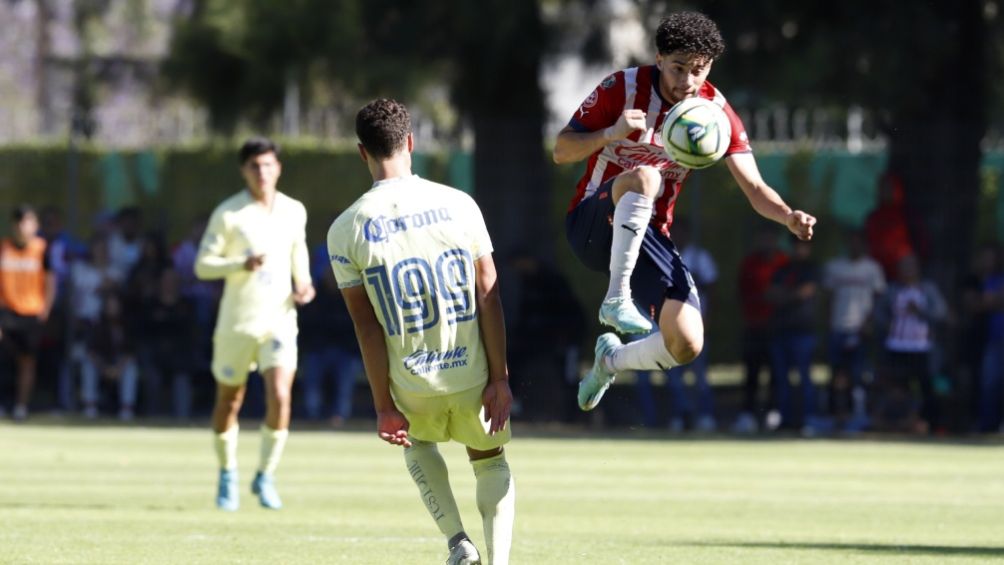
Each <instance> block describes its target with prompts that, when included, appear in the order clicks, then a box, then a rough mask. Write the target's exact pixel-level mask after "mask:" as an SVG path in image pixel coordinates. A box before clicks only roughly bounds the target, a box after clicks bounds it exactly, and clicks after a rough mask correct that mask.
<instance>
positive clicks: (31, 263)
mask: <svg viewBox="0 0 1004 565" xmlns="http://www.w3.org/2000/svg"><path fill="white" fill-rule="evenodd" d="M11 219H12V220H13V226H12V231H11V237H9V238H4V239H3V240H2V241H0V345H2V346H3V349H4V350H5V351H6V352H8V353H10V354H11V356H12V357H13V358H14V364H15V367H16V371H17V377H16V383H17V386H16V389H17V393H16V398H15V400H14V409H13V412H12V416H13V417H14V419H15V420H24V419H25V418H27V417H28V405H29V403H30V401H31V395H32V391H33V389H34V387H35V373H36V368H37V362H38V357H37V355H38V347H39V340H40V339H41V336H42V327H43V324H44V323H45V321H46V320H47V319H48V317H49V313H50V312H51V311H52V305H53V303H54V302H55V298H56V275H55V274H54V273H53V272H52V271H51V269H50V268H49V262H48V259H47V255H46V243H45V240H44V239H42V238H41V237H39V236H38V216H37V215H36V214H35V211H34V209H32V208H31V207H30V206H27V205H21V206H17V207H16V208H14V213H13V214H12V216H11ZM0 409H2V408H0Z"/></svg>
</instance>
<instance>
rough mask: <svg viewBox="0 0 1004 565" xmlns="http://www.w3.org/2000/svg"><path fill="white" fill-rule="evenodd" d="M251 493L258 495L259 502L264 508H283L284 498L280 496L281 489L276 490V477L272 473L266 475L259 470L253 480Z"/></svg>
mask: <svg viewBox="0 0 1004 565" xmlns="http://www.w3.org/2000/svg"><path fill="white" fill-rule="evenodd" d="M251 493H252V494H257V495H258V502H260V503H261V505H262V507H263V508H271V509H272V510H278V509H280V508H282V499H280V498H279V491H277V490H275V479H274V478H273V477H272V475H266V474H265V473H262V472H261V471H258V473H257V474H255V476H254V481H252V482H251Z"/></svg>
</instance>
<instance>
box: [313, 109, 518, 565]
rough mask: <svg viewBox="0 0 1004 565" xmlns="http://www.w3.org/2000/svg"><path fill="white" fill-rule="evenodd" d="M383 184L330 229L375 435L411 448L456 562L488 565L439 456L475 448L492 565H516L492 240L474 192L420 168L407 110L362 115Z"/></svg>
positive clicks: (363, 145) (422, 489) (413, 467)
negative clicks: (450, 447)
mask: <svg viewBox="0 0 1004 565" xmlns="http://www.w3.org/2000/svg"><path fill="white" fill-rule="evenodd" d="M356 134H357V135H358V136H359V141H360V143H359V153H360V155H361V156H362V158H363V161H365V162H366V165H367V167H368V168H369V171H370V174H371V175H372V177H373V181H374V182H373V187H372V188H370V190H369V191H367V192H366V193H365V194H363V195H362V196H361V197H360V198H359V199H358V200H357V201H356V202H355V203H354V204H353V205H352V206H350V207H349V208H348V209H347V210H346V211H345V212H344V213H343V214H342V215H341V216H339V217H338V218H337V219H336V220H335V222H334V223H333V224H332V225H331V229H330V230H329V231H328V250H329V253H330V256H331V266H332V268H333V269H334V272H335V278H336V279H338V286H339V287H340V288H341V289H342V294H343V295H344V296H345V303H346V304H347V305H348V308H349V314H350V315H351V316H352V322H353V325H354V326H355V330H356V338H357V339H358V340H359V348H360V350H361V351H362V354H363V364H364V365H365V367H366V377H367V379H368V380H369V382H370V387H371V391H372V394H373V404H374V408H375V409H376V413H377V433H378V434H379V436H380V438H381V439H382V440H384V441H386V442H388V443H390V444H392V445H401V446H404V448H405V449H404V459H405V463H406V464H407V467H408V472H409V474H410V475H411V478H412V479H413V480H414V481H415V484H417V485H418V489H419V493H420V496H421V498H422V502H423V503H425V506H426V509H428V511H429V514H430V515H431V516H432V518H433V520H435V522H436V525H437V526H438V527H439V530H440V532H442V533H443V536H444V537H445V538H446V540H447V547H448V548H449V551H450V554H449V558H448V559H447V561H446V562H447V564H449V565H472V564H477V563H481V560H480V556H479V554H478V551H477V549H476V548H475V547H474V545H473V544H472V543H471V541H470V539H469V538H468V537H467V534H466V533H464V527H463V524H462V523H461V520H460V512H459V510H458V509H457V504H456V502H455V501H454V497H453V490H452V489H451V488H450V482H449V478H448V477H447V471H446V463H445V461H443V457H442V456H441V455H440V453H439V449H438V448H437V447H436V444H437V443H438V442H445V441H449V440H451V439H452V440H455V441H457V442H460V443H462V444H464V445H465V446H466V447H467V455H468V457H469V458H470V461H471V466H472V467H473V468H474V477H475V480H476V484H477V504H478V510H479V512H480V513H481V518H482V523H483V525H484V532H485V540H486V542H487V544H488V560H489V562H490V563H493V564H495V565H502V564H505V563H508V562H509V548H510V545H511V542H512V527H513V517H514V512H515V510H514V505H515V498H516V489H515V486H514V483H513V480H512V474H511V473H510V471H509V464H508V463H507V462H506V459H505V453H504V452H503V450H502V446H503V445H505V444H506V443H507V442H508V441H509V437H510V431H509V428H508V426H507V424H508V420H509V410H510V407H511V405H512V393H511V391H510V390H509V374H508V368H507V367H506V341H505V323H504V321H503V316H502V303H501V301H500V300H499V289H498V284H497V281H496V275H495V263H494V261H493V260H492V242H491V239H490V238H489V237H488V231H487V229H486V228H485V223H484V219H483V218H482V216H481V211H480V210H479V209H478V206H477V204H476V203H475V202H474V200H472V199H471V198H470V197H469V196H467V195H466V194H464V193H462V192H460V191H458V190H455V189H452V188H450V187H447V186H443V185H440V184H436V183H433V182H429V181H427V180H424V179H421V178H419V177H418V176H416V175H414V174H412V172H411V151H412V148H413V146H414V139H413V137H412V133H411V121H410V117H409V115H408V110H407V108H405V107H404V105H402V104H400V103H398V102H395V101H393V100H387V99H379V100H375V101H373V102H371V103H369V104H367V105H366V106H365V107H363V109H362V110H360V111H359V113H358V114H357V115H356Z"/></svg>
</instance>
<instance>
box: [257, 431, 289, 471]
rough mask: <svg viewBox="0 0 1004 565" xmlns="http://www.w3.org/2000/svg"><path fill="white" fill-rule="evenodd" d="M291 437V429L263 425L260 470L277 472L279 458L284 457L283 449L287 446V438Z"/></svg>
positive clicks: (259, 460)
mask: <svg viewBox="0 0 1004 565" xmlns="http://www.w3.org/2000/svg"><path fill="white" fill-rule="evenodd" d="M288 438H289V430H288V429H286V430H273V429H272V428H270V427H268V426H266V425H265V424H262V425H261V453H260V455H259V459H258V470H259V471H261V473H262V474H264V475H272V474H275V469H276V467H278V466H279V459H281V458H282V450H283V449H284V448H285V447H286V439H288Z"/></svg>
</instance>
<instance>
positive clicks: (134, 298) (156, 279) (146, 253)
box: [122, 232, 173, 315]
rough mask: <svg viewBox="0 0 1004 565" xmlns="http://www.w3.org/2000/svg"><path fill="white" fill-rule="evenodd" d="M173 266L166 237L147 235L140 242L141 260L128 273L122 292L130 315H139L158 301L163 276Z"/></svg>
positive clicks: (154, 234) (153, 233)
mask: <svg viewBox="0 0 1004 565" xmlns="http://www.w3.org/2000/svg"><path fill="white" fill-rule="evenodd" d="M172 266H173V262H172V260H171V256H170V255H169V254H168V252H167V244H166V243H165V242H164V236H163V235H161V234H160V233H158V232H149V233H147V234H145V235H144V236H143V237H142V239H141V240H140V255H139V259H137V260H136V262H135V263H134V264H133V266H132V268H131V269H130V270H129V271H128V272H129V276H128V278H127V280H126V284H125V287H124V288H123V292H122V304H123V306H125V308H126V311H127V312H128V313H129V315H134V314H137V313H138V311H139V310H140V309H141V308H142V307H143V305H145V304H148V303H151V302H153V301H154V300H155V299H156V297H157V295H158V294H160V283H161V279H162V278H163V277H162V276H161V275H162V274H163V272H164V271H166V270H168V269H170V268H172Z"/></svg>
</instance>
